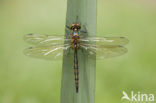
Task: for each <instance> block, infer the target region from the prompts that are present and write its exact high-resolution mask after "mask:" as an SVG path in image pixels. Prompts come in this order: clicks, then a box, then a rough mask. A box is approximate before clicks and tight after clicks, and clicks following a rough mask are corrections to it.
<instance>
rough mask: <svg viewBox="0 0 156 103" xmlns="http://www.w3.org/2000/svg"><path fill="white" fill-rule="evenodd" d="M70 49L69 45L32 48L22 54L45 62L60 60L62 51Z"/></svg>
mask: <svg viewBox="0 0 156 103" xmlns="http://www.w3.org/2000/svg"><path fill="white" fill-rule="evenodd" d="M69 48H70V45H68V44H66V45H51V46H41V45H38V46H34V47H29V48H27V49H25V50H24V54H25V55H27V56H31V57H34V58H40V59H47V60H61V58H62V55H63V50H67V49H69Z"/></svg>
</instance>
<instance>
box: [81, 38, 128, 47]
mask: <svg viewBox="0 0 156 103" xmlns="http://www.w3.org/2000/svg"><path fill="white" fill-rule="evenodd" d="M81 42H82V43H84V44H86V43H87V44H92V42H96V44H97V45H121V46H122V45H126V44H127V43H128V42H129V40H128V39H126V38H125V37H86V38H82V39H81Z"/></svg>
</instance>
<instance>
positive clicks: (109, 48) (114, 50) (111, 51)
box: [81, 44, 127, 59]
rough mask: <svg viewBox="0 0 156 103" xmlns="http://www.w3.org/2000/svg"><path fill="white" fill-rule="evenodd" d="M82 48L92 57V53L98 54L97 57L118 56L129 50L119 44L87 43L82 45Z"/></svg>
mask: <svg viewBox="0 0 156 103" xmlns="http://www.w3.org/2000/svg"><path fill="white" fill-rule="evenodd" d="M81 48H83V49H84V50H85V51H87V53H88V54H89V56H90V57H92V55H96V58H97V59H104V58H110V57H116V56H120V55H123V54H125V53H126V52H127V49H126V48H124V47H122V46H119V45H92V44H86V45H81Z"/></svg>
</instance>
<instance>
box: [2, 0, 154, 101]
mask: <svg viewBox="0 0 156 103" xmlns="http://www.w3.org/2000/svg"><path fill="white" fill-rule="evenodd" d="M66 4H67V1H66V0H45V1H43V0H0V103H59V102H60V88H61V68H62V62H61V61H60V62H52V61H44V60H40V59H34V58H30V57H27V56H25V55H24V54H23V49H24V48H26V47H28V46H29V44H27V43H25V42H24V41H23V35H25V34H28V33H39V34H51V35H56V34H58V35H61V34H64V25H65V17H66V7H67V5H66ZM108 35H113V36H118V35H122V36H126V37H127V38H128V39H129V40H130V43H129V44H128V45H127V46H126V47H127V48H128V53H127V54H125V55H123V56H120V57H116V58H112V59H106V60H101V61H97V67H96V94H95V102H96V103H121V97H122V91H126V92H127V93H130V92H131V91H132V90H133V91H134V92H136V93H137V92H138V91H139V92H141V93H152V94H155V95H156V80H155V78H156V63H155V62H156V46H155V45H156V39H155V38H156V1H154V0H97V36H108Z"/></svg>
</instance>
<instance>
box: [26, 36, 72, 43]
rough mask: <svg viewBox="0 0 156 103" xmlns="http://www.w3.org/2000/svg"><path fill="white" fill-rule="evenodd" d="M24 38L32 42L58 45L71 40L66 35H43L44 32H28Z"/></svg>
mask: <svg viewBox="0 0 156 103" xmlns="http://www.w3.org/2000/svg"><path fill="white" fill-rule="evenodd" d="M24 40H25V41H26V42H28V43H31V44H38V45H57V44H64V41H70V39H66V38H65V37H64V36H52V35H43V34H27V35H25V36H24Z"/></svg>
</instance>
